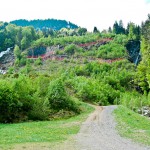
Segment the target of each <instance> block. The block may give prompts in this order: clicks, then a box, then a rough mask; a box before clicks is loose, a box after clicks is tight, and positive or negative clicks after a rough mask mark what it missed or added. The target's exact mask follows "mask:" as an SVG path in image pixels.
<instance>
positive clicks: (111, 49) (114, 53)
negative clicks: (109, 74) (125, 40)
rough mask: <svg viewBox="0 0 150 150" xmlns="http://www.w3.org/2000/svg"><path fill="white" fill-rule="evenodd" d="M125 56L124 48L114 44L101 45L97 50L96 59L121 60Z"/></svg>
mask: <svg viewBox="0 0 150 150" xmlns="http://www.w3.org/2000/svg"><path fill="white" fill-rule="evenodd" d="M125 56H126V51H125V47H124V46H123V45H121V44H117V43H115V42H110V43H108V44H106V45H102V46H100V47H99V49H98V54H97V57H99V58H104V59H114V58H122V57H125Z"/></svg>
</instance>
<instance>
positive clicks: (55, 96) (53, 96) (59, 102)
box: [47, 79, 79, 112]
mask: <svg viewBox="0 0 150 150" xmlns="http://www.w3.org/2000/svg"><path fill="white" fill-rule="evenodd" d="M47 97H48V100H49V103H50V107H51V108H52V109H54V110H60V109H64V110H69V111H74V112H79V108H78V106H77V104H76V103H75V102H74V101H73V100H72V99H71V97H70V96H69V95H68V94H67V92H66V90H65V88H64V85H63V81H62V80H61V79H57V80H54V81H52V82H51V83H50V85H49V88H48V96H47Z"/></svg>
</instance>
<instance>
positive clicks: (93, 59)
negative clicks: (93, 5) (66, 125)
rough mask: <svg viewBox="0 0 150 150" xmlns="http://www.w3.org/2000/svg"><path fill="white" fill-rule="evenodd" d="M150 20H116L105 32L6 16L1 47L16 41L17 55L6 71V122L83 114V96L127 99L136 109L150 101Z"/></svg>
mask: <svg viewBox="0 0 150 150" xmlns="http://www.w3.org/2000/svg"><path fill="white" fill-rule="evenodd" d="M23 22H26V21H21V23H22V24H24V25H25V23H23ZM35 22H36V21H35ZM149 22H150V21H149V18H148V20H146V21H145V22H144V23H143V24H142V26H141V27H140V26H137V25H135V24H134V23H132V22H130V23H129V24H128V26H127V28H124V26H123V23H122V21H120V22H119V23H117V22H115V23H114V25H113V28H112V29H111V28H109V29H108V30H107V31H102V32H100V31H98V30H97V29H96V28H94V30H93V32H88V31H87V29H86V28H77V29H71V28H62V29H61V30H58V31H55V30H52V29H46V30H35V29H34V28H33V27H31V26H27V27H21V26H17V25H13V24H9V23H3V22H1V23H0V38H1V43H0V50H1V51H3V50H4V49H7V48H8V47H13V49H14V50H13V53H14V57H15V61H14V62H13V65H12V66H10V67H9V68H8V69H7V73H6V74H4V75H1V76H0V85H1V86H0V108H1V113H0V122H3V123H9V122H20V121H28V120H51V119H52V118H55V117H56V116H59V117H60V118H61V117H65V116H67V117H69V116H72V115H77V114H79V113H82V107H81V101H84V102H90V103H96V104H98V105H113V104H122V105H124V106H127V107H129V108H131V109H132V110H134V111H135V112H138V111H139V110H140V109H141V108H142V107H143V106H149V105H150V99H149V44H150V41H149ZM35 24H36V23H35ZM145 31H146V32H145ZM140 40H142V44H141V53H142V61H141V62H140V59H137V58H138V57H139V55H140V54H139V53H140V52H139V51H140V50H139V49H140ZM133 43H134V46H133ZM135 54H136V55H135ZM135 60H137V61H138V63H139V62H140V64H139V65H138V63H135ZM137 65H138V66H137Z"/></svg>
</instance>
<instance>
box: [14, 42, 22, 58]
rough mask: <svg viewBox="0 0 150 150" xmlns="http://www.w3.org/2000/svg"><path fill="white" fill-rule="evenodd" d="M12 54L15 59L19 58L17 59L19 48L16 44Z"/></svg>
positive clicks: (19, 54)
mask: <svg viewBox="0 0 150 150" xmlns="http://www.w3.org/2000/svg"><path fill="white" fill-rule="evenodd" d="M14 55H15V58H16V59H19V60H20V59H21V50H20V48H19V46H18V45H15V48H14Z"/></svg>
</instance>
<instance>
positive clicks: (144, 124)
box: [114, 106, 150, 145]
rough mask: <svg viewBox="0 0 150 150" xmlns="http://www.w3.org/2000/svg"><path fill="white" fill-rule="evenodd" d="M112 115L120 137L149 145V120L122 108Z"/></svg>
mask: <svg viewBox="0 0 150 150" xmlns="http://www.w3.org/2000/svg"><path fill="white" fill-rule="evenodd" d="M114 114H115V119H116V121H117V129H118V130H119V133H120V134H121V136H123V137H127V138H131V139H132V140H134V141H135V142H140V143H143V144H146V145H150V134H149V130H150V126H149V124H150V120H149V119H148V118H146V117H143V116H141V115H139V114H137V113H135V112H133V111H132V110H130V109H128V108H126V107H123V106H119V108H117V109H115V111H114ZM143 131H144V132H143ZM145 139H147V140H145Z"/></svg>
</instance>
